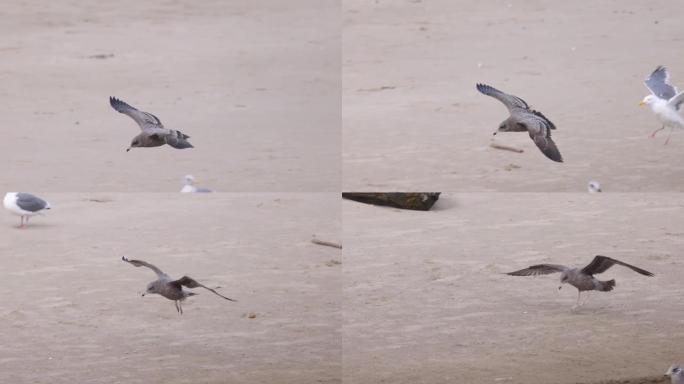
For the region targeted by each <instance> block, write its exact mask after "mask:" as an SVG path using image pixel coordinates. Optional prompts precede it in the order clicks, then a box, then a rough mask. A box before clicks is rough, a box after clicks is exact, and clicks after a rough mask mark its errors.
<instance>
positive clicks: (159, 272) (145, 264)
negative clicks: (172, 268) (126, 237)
mask: <svg viewBox="0 0 684 384" xmlns="http://www.w3.org/2000/svg"><path fill="white" fill-rule="evenodd" d="M121 260H123V261H125V262H127V263H130V264H133V265H134V266H136V267H147V268H149V269H151V270H153V271H154V273H156V274H157V277H160V278H162V277H168V275H167V274H166V273H164V272H162V270H161V269H159V268H157V267H155V266H154V265H152V264H150V263H148V262H145V261H142V260H128V258H127V257H126V256H121Z"/></svg>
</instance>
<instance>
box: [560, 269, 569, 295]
mask: <svg viewBox="0 0 684 384" xmlns="http://www.w3.org/2000/svg"><path fill="white" fill-rule="evenodd" d="M568 279H569V276H568V273H567V272H565V271H564V272H561V275H560V285H559V286H558V290H559V291H560V289H561V288H563V284H565V283H567V282H568Z"/></svg>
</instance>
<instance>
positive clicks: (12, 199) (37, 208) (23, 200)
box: [2, 192, 51, 228]
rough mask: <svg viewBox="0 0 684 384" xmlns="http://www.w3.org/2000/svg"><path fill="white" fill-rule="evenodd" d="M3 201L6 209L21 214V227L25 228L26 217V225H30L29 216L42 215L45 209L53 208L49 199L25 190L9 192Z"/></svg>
mask: <svg viewBox="0 0 684 384" xmlns="http://www.w3.org/2000/svg"><path fill="white" fill-rule="evenodd" d="M2 203H3V205H4V206H5V209H7V210H8V211H10V212H12V213H14V214H15V215H18V216H21V223H20V224H19V228H24V218H26V226H28V222H29V217H31V216H35V215H42V211H43V210H46V209H50V208H51V207H50V203H48V202H47V201H45V200H43V199H41V198H39V197H36V196H33V195H32V194H30V193H24V192H8V193H7V194H6V195H5V198H4V199H3V201H2Z"/></svg>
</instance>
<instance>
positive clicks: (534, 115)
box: [515, 111, 563, 163]
mask: <svg viewBox="0 0 684 384" xmlns="http://www.w3.org/2000/svg"><path fill="white" fill-rule="evenodd" d="M515 116H516V122H517V123H518V124H519V125H521V126H524V127H525V128H527V131H528V132H529V134H530V138H531V139H532V140H533V141H534V143H535V144H536V145H537V147H538V148H539V150H540V151H542V153H543V154H544V155H545V156H546V157H548V158H549V159H551V160H553V161H556V162H558V163H562V162H563V156H561V154H560V151H559V150H558V147H557V146H556V143H555V142H554V141H553V139H551V130H552V129H555V128H556V126H555V125H554V124H553V123H552V122H551V120H549V119H547V118H546V116H544V115H543V114H542V113H541V112H537V111H523V112H522V113H516V114H515Z"/></svg>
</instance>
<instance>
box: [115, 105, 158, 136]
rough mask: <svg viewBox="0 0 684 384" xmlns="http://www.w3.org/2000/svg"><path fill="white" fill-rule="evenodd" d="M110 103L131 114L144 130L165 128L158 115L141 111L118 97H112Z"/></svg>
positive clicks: (119, 110)
mask: <svg viewBox="0 0 684 384" xmlns="http://www.w3.org/2000/svg"><path fill="white" fill-rule="evenodd" d="M109 104H110V105H111V106H112V108H114V109H115V110H116V111H117V112H120V113H123V114H124V115H127V116H130V117H131V118H132V119H133V120H135V122H136V123H138V125H139V126H140V129H142V130H143V131H145V130H154V129H158V128H164V125H163V124H162V122H161V121H160V120H159V119H158V118H157V116H155V115H153V114H151V113H147V112H143V111H139V110H137V109H135V108H133V107H131V106H130V105H128V104H126V103H125V102H123V101H121V100H119V99H117V98H116V97H110V98H109Z"/></svg>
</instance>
